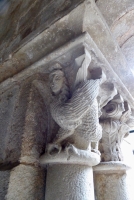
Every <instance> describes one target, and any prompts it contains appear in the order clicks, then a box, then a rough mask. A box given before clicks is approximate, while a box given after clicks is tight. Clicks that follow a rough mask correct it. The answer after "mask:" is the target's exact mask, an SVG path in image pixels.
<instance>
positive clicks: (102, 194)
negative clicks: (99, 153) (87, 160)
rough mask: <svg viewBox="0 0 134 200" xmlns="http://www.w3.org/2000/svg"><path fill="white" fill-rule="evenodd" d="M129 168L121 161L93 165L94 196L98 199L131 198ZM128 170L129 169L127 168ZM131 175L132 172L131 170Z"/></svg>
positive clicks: (120, 199) (128, 199)
mask: <svg viewBox="0 0 134 200" xmlns="http://www.w3.org/2000/svg"><path fill="white" fill-rule="evenodd" d="M128 169H130V168H129V166H127V165H126V164H124V163H121V162H104V163H100V164H99V165H98V166H95V167H94V183H95V196H96V198H97V199H99V200H107V199H109V200H132V199H133V195H132V186H131V181H130V174H129V176H128V173H127V170H128ZM128 172H129V170H128ZM131 176H132V172H131Z"/></svg>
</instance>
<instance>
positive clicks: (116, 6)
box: [96, 0, 134, 31]
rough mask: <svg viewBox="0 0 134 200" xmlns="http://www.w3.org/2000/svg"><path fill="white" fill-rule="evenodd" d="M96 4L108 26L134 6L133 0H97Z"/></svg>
mask: <svg viewBox="0 0 134 200" xmlns="http://www.w3.org/2000/svg"><path fill="white" fill-rule="evenodd" d="M96 4H97V6H98V8H99V9H100V11H101V13H102V15H103V16H104V18H105V20H106V22H107V24H108V25H109V26H111V25H112V24H113V23H114V22H115V21H116V20H117V19H119V18H120V17H121V16H123V15H124V14H126V13H127V12H129V11H130V10H132V9H133V8H134V1H133V0H119V1H118V2H117V1H116V0H112V1H109V0H97V1H96ZM120 30H121V29H120ZM121 31H122V30H121Z"/></svg>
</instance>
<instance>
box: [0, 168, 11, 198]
mask: <svg viewBox="0 0 134 200" xmlns="http://www.w3.org/2000/svg"><path fill="white" fill-rule="evenodd" d="M9 178H10V171H0V200H3V199H5V196H6V194H7V190H8V183H9Z"/></svg>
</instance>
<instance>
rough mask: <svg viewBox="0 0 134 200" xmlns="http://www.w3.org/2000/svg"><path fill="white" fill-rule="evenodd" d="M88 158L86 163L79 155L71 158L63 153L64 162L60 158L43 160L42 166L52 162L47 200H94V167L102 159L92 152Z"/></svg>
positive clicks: (48, 176)
mask: <svg viewBox="0 0 134 200" xmlns="http://www.w3.org/2000/svg"><path fill="white" fill-rule="evenodd" d="M72 150H73V149H72ZM60 156H61V155H60ZM88 156H90V158H89V159H88V158H84V159H85V162H84V159H83V158H81V159H79V155H78V154H76V155H75V154H74V155H73V154H71V155H70V158H69V156H67V154H66V153H63V161H59V159H58V158H53V159H52V160H51V161H50V160H48V159H47V156H44V157H42V158H41V164H42V165H43V164H44V165H45V164H46V163H47V162H48V163H49V164H50V163H51V162H52V163H51V165H48V169H47V178H46V194H45V199H46V200H53V199H55V200H63V199H64V200H69V199H72V200H73V199H74V200H81V199H82V200H94V184H93V170H92V166H94V165H97V164H98V163H99V162H100V158H99V155H97V154H95V153H92V152H91V153H90V154H89V155H88ZM61 158H62V157H61ZM61 158H60V159H61Z"/></svg>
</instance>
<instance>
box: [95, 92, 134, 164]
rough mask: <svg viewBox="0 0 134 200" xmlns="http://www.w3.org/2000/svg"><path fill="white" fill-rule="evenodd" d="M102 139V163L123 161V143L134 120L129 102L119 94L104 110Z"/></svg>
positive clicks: (133, 125) (101, 120) (101, 122)
mask: <svg viewBox="0 0 134 200" xmlns="http://www.w3.org/2000/svg"><path fill="white" fill-rule="evenodd" d="M101 111H102V116H101V117H100V124H101V126H102V139H101V140H100V145H99V149H100V152H101V159H102V161H122V160H123V155H122V151H121V143H122V141H123V138H124V137H126V136H127V135H128V134H129V131H130V130H132V129H133V127H134V118H133V117H132V116H131V109H130V107H129V105H128V104H127V102H124V100H123V98H122V97H121V96H120V95H119V94H117V95H116V96H115V97H114V98H113V99H112V100H111V101H110V102H108V103H107V105H106V106H104V107H103V108H102V109H101Z"/></svg>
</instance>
